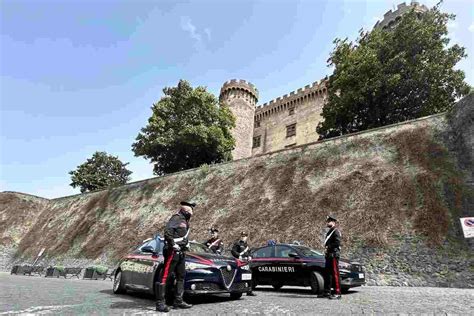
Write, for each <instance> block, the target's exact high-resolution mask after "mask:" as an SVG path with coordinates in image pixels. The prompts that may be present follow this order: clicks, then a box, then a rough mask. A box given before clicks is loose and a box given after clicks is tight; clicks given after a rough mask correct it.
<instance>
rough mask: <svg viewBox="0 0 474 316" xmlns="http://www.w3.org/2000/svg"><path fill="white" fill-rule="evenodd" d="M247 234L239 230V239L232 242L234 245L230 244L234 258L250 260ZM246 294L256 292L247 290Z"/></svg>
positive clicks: (253, 294) (250, 294) (251, 294)
mask: <svg viewBox="0 0 474 316" xmlns="http://www.w3.org/2000/svg"><path fill="white" fill-rule="evenodd" d="M248 236H249V234H248V233H246V232H241V233H240V239H239V240H236V241H235V242H234V245H233V246H232V250H231V253H232V255H233V256H234V257H235V258H237V259H239V260H244V261H248V260H250V247H249V246H248V244H247V239H248ZM247 295H248V296H256V294H255V293H253V292H252V290H250V291H248V292H247Z"/></svg>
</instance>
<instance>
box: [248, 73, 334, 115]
mask: <svg viewBox="0 0 474 316" xmlns="http://www.w3.org/2000/svg"><path fill="white" fill-rule="evenodd" d="M327 83H328V80H327V78H323V79H321V80H320V81H315V82H313V83H312V84H311V85H306V86H305V87H304V88H300V89H298V90H296V91H292V92H290V93H289V94H285V95H284V96H282V97H278V98H276V99H274V100H271V101H270V102H267V103H263V104H262V105H260V106H257V108H256V109H255V120H256V121H259V120H261V119H263V118H264V117H266V116H269V115H271V114H274V113H277V112H280V111H285V110H287V109H289V108H290V107H295V106H297V105H298V104H301V103H303V102H305V101H307V99H315V98H321V97H323V96H326V95H327Z"/></svg>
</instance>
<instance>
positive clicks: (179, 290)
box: [173, 281, 193, 309]
mask: <svg viewBox="0 0 474 316" xmlns="http://www.w3.org/2000/svg"><path fill="white" fill-rule="evenodd" d="M183 294H184V281H177V282H176V295H175V299H174V304H173V308H183V309H185V308H191V307H192V306H193V305H191V304H188V303H186V302H185V301H183Z"/></svg>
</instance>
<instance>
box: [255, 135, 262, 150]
mask: <svg viewBox="0 0 474 316" xmlns="http://www.w3.org/2000/svg"><path fill="white" fill-rule="evenodd" d="M260 138H261V136H255V137H254V138H253V148H257V147H260Z"/></svg>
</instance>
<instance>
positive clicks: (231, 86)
mask: <svg viewBox="0 0 474 316" xmlns="http://www.w3.org/2000/svg"><path fill="white" fill-rule="evenodd" d="M231 91H244V92H247V93H248V94H249V96H250V97H251V103H252V104H253V105H256V104H257V102H258V90H257V88H256V87H255V86H254V85H253V84H252V83H250V82H248V81H245V80H242V79H240V80H238V79H232V80H229V81H226V82H225V83H224V84H223V85H222V88H221V92H220V96H219V100H220V101H222V100H223V99H224V98H226V96H227V95H228V94H229V92H231ZM237 95H242V94H237Z"/></svg>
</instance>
